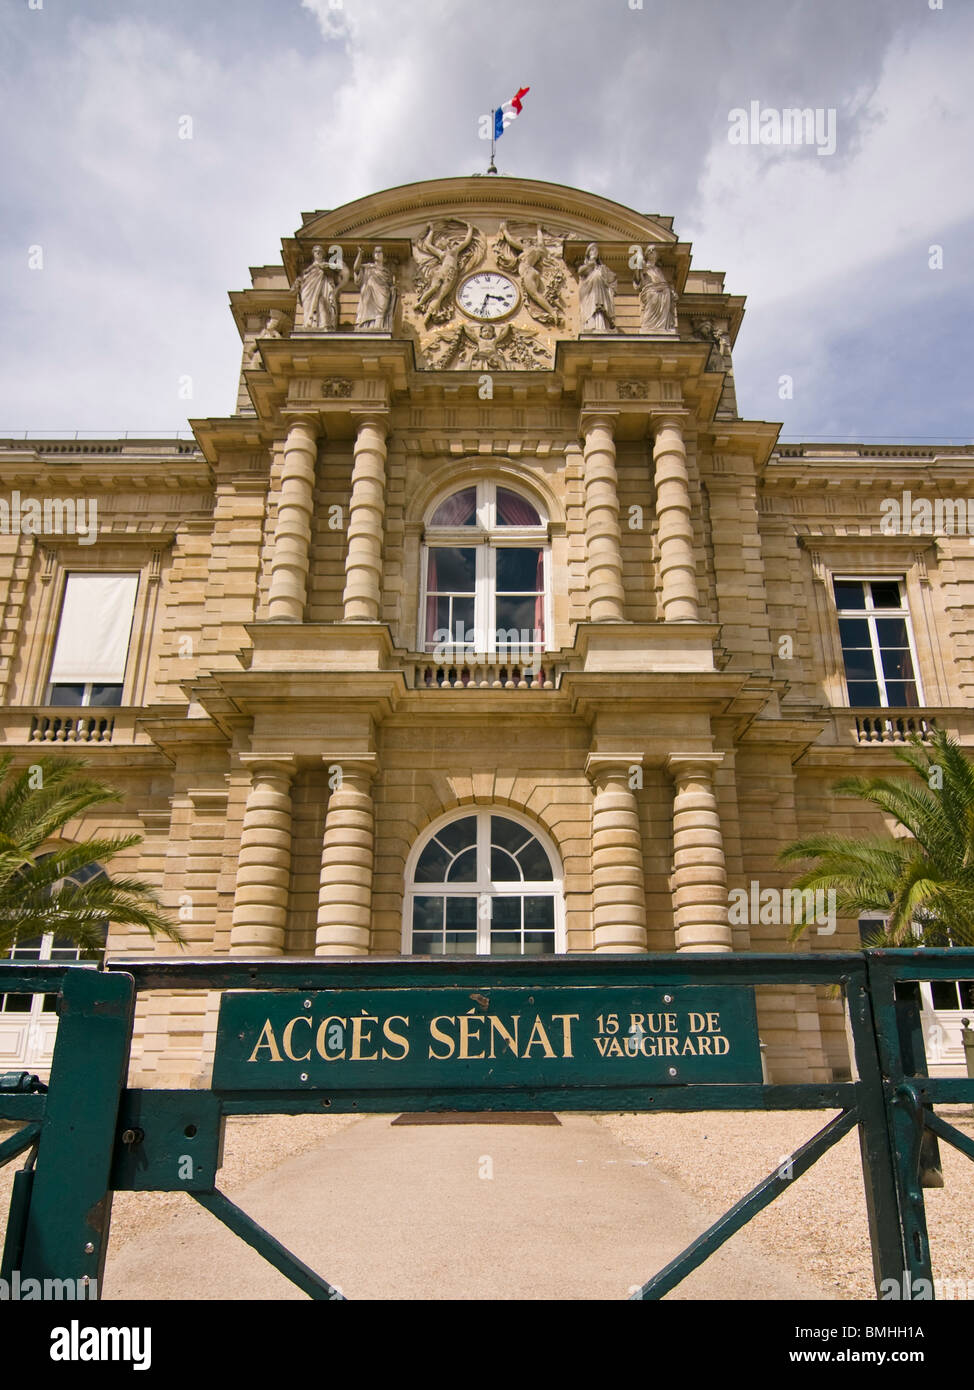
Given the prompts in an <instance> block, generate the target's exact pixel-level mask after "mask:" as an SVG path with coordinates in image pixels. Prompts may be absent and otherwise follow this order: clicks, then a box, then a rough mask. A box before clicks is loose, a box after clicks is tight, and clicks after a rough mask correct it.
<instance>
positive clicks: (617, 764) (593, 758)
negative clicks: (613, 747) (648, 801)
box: [585, 753, 644, 782]
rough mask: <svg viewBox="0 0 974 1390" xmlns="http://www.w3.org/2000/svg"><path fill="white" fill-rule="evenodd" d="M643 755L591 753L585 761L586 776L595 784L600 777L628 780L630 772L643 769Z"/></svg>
mask: <svg viewBox="0 0 974 1390" xmlns="http://www.w3.org/2000/svg"><path fill="white" fill-rule="evenodd" d="M643 761H644V759H643V754H642V753H589V754H588V756H587V757H586V759H585V775H586V777H588V779H589V781H591V782H595V781H597V780H598V779H599V778H600V777H612V776H616V777H625V778H628V776H629V770H630V768H633V767H642V765H643Z"/></svg>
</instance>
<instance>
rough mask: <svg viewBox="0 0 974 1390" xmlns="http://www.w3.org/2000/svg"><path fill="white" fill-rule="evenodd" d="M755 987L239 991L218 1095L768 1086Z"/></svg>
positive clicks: (229, 1003) (225, 1038)
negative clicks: (763, 1082) (763, 1071)
mask: <svg viewBox="0 0 974 1390" xmlns="http://www.w3.org/2000/svg"><path fill="white" fill-rule="evenodd" d="M760 1081H761V1054H760V1050H759V1044H758V1030H757V1017H756V1014H755V1007H754V993H753V990H752V989H750V988H749V987H747V986H744V985H741V986H726V987H725V986H722V987H709V986H699V987H698V986H684V987H674V988H672V989H666V988H643V987H616V986H608V987H600V988H591V987H584V986H576V987H570V986H566V987H549V986H543V987H537V988H507V987H505V988H501V989H484V990H483V991H482V992H479V991H477V990H473V991H470V990H466V989H462V988H448V989H444V988H439V987H438V988H417V989H339V990H322V991H317V992H315V991H312V992H302V993H297V992H294V991H269V990H261V991H259V992H253V993H251V992H239V993H226V994H224V995H223V999H222V1002H221V1005H220V1021H219V1026H218V1029H217V1047H216V1059H215V1062H214V1067H213V1088H214V1090H217V1091H241V1090H244V1091H252V1090H256V1091H267V1090H275V1091H276V1090H287V1091H301V1090H321V1089H324V1090H329V1091H336V1090H357V1089H362V1088H365V1089H368V1088H375V1089H383V1090H387V1089H394V1088H397V1087H403V1088H406V1087H409V1088H419V1087H422V1088H433V1089H435V1088H436V1087H443V1088H449V1089H451V1090H455V1089H456V1088H458V1087H495V1086H501V1087H525V1088H531V1087H544V1086H622V1087H627V1086H633V1085H636V1086H639V1085H645V1086H658V1085H666V1084H671V1085H676V1086H680V1085H686V1084H688V1083H693V1082H696V1083H700V1082H709V1083H711V1084H714V1083H725V1084H730V1083H747V1082H752V1083H760Z"/></svg>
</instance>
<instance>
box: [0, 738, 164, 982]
mask: <svg viewBox="0 0 974 1390" xmlns="http://www.w3.org/2000/svg"><path fill="white" fill-rule="evenodd" d="M12 762H13V755H12V754H10V753H5V754H3V756H2V757H0V957H2V956H4V955H6V954H7V952H8V951H9V950H10V948H11V947H12V946H13V944H14V942H15V941H16V939H17V938H18V937H20V938H21V940H24V939H25V938H26V939H31V938H37V937H40V936H43V935H44V933H45V932H53V933H56V935H57V936H59V937H62V938H64V939H66V940H69V941H71V942H72V943H74V944H75V945H77V946H80V947H82V948H84V949H86V950H98V951H100V950H101V949H102V948H103V947H104V944H105V923H106V921H111V922H115V923H117V925H119V926H122V927H145V929H146V930H147V931H148V932H149V933H150V935H152V936H155V935H156V934H157V933H158V934H161V935H163V936H167V937H169V938H170V940H172V941H178V942H181V941H183V936H182V933H181V932H180V930H179V928H178V926H176V924H175V923H174V922H173V921H172V920H171V919H170V917H169V915H168V913H167V912H166V909H165V908H164V907H163V905H162V904H161V903H160V902H159V900H158V898H157V897H156V894H155V890H154V889H153V888H152V886H151V885H150V884H147V883H144V882H143V881H142V880H140V879H135V878H114V879H113V878H110V877H109V876H108V875H107V874H104V873H92V870H93V869H95V868H97V866H98V865H100V864H103V863H105V862H106V861H107V860H109V859H111V858H112V857H113V856H114V855H116V854H118V853H119V852H120V851H121V850H124V849H128V848H129V847H130V846H132V845H137V844H140V843H141V840H142V837H141V835H120V836H114V837H110V838H108V837H102V838H95V839H88V840H72V841H66V840H62V839H61V838H60V837H61V835H62V834H63V830H64V827H65V825H67V824H68V822H69V821H71V820H73V819H74V818H75V817H76V816H80V815H81V814H82V813H83V812H85V811H87V810H88V809H89V808H90V807H92V806H100V805H103V804H104V803H106V802H109V801H120V800H121V794H120V793H119V792H117V791H115V790H114V789H113V788H111V787H108V786H105V785H104V784H103V783H101V782H98V781H95V780H94V779H92V778H89V777H86V776H84V775H83V774H82V769H83V768H84V767H85V766H86V763H85V761H84V759H82V758H72V757H64V758H61V757H51V756H48V757H42V758H38V759H37V760H36V761H35V762H34V763H32V764H31V765H30V766H29V767H23V768H19V769H16V770H15V769H13V768H12V766H11V764H12ZM52 841H53V842H54V845H53V848H52V847H51V842H52ZM86 870H87V873H85V871H86ZM74 876H77V877H74Z"/></svg>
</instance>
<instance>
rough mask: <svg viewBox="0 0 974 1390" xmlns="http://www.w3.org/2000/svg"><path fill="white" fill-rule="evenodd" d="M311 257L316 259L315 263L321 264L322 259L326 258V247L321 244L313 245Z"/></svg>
mask: <svg viewBox="0 0 974 1390" xmlns="http://www.w3.org/2000/svg"><path fill="white" fill-rule="evenodd" d="M311 259H312V260H313V261H314V263H315V265H321V263H322V261H323V260H324V259H325V252H324V249H323V248H322V247H321V246H314V247H312V249H311Z"/></svg>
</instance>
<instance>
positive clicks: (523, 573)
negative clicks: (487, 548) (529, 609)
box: [497, 547, 541, 594]
mask: <svg viewBox="0 0 974 1390" xmlns="http://www.w3.org/2000/svg"><path fill="white" fill-rule="evenodd" d="M540 554H541V552H540V550H535V549H533V548H530V549H527V550H524V549H521V548H520V547H519V548H518V549H517V550H498V552H497V592H498V593H501V594H523V593H536V592H537V591H538V557H539V555H540Z"/></svg>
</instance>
